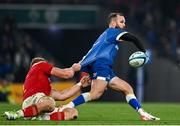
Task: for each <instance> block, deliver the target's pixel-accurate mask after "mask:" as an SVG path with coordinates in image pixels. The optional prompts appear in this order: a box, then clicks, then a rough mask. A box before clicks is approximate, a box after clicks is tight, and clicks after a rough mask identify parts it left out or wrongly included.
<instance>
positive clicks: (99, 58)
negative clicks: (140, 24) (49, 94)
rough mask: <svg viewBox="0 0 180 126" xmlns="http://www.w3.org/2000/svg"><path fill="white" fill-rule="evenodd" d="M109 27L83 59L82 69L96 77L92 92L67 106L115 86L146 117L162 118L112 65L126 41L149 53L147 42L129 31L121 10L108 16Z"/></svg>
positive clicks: (146, 118)
mask: <svg viewBox="0 0 180 126" xmlns="http://www.w3.org/2000/svg"><path fill="white" fill-rule="evenodd" d="M108 25H109V28H107V29H106V30H105V31H104V32H103V33H102V34H101V35H100V36H99V38H98V39H97V40H96V42H95V43H94V45H93V46H92V48H91V49H90V50H89V52H88V53H87V54H86V55H85V56H84V57H83V59H82V60H81V61H80V64H81V71H82V72H87V73H89V74H90V77H91V78H92V84H91V90H90V92H86V93H83V94H82V95H80V96H79V97H77V98H76V99H74V100H73V101H71V102H70V103H69V104H67V105H64V106H63V107H62V109H64V108H73V107H75V106H78V105H80V104H83V103H85V102H88V101H92V100H96V99H99V98H100V97H101V96H102V94H103V93H104V91H105V89H106V88H107V87H108V88H111V89H113V90H116V91H118V92H123V94H124V95H125V97H126V101H127V103H128V104H129V105H130V106H132V107H133V108H134V109H135V110H136V111H137V113H139V115H140V117H141V119H142V120H160V118H157V117H155V116H153V115H151V114H149V113H147V112H145V111H144V110H143V109H142V106H141V105H140V103H139V102H138V100H137V99H136V96H135V94H134V92H133V89H132V87H131V86H130V84H128V83H127V82H126V81H124V80H122V79H120V78H119V77H117V76H116V75H115V73H114V71H113V70H112V65H113V63H114V59H115V57H116V54H117V51H118V49H119V44H120V43H121V42H122V41H129V42H132V43H134V44H135V45H136V47H137V48H138V49H139V50H140V51H142V52H146V50H145V49H144V47H143V45H142V44H141V42H140V41H139V39H138V38H136V37H135V36H134V35H132V34H131V33H129V32H128V31H126V30H125V29H124V28H125V18H124V16H123V14H121V13H111V14H110V15H109V17H108Z"/></svg>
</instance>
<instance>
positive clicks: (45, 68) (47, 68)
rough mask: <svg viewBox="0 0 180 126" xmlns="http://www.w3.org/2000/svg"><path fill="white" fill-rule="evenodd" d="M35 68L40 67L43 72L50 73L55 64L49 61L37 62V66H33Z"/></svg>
mask: <svg viewBox="0 0 180 126" xmlns="http://www.w3.org/2000/svg"><path fill="white" fill-rule="evenodd" d="M33 68H34V69H40V70H42V71H43V72H45V73H47V74H50V73H51V70H52V68H53V65H52V64H50V63H48V62H40V63H38V64H36V65H35V66H33Z"/></svg>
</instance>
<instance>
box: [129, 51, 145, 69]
mask: <svg viewBox="0 0 180 126" xmlns="http://www.w3.org/2000/svg"><path fill="white" fill-rule="evenodd" d="M146 57H147V56H146V54H145V53H144V52H141V51H137V52H135V53H133V54H131V56H130V57H129V65H130V66H132V67H141V66H143V65H144V64H145V63H146Z"/></svg>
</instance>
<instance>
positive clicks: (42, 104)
mask: <svg viewBox="0 0 180 126" xmlns="http://www.w3.org/2000/svg"><path fill="white" fill-rule="evenodd" d="M55 103H56V102H55V100H54V99H53V98H52V97H49V96H44V97H41V98H40V99H39V101H38V102H37V103H36V105H37V106H38V107H39V108H41V109H42V110H44V111H46V110H47V111H53V110H54V109H55Z"/></svg>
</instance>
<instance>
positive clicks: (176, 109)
mask: <svg viewBox="0 0 180 126" xmlns="http://www.w3.org/2000/svg"><path fill="white" fill-rule="evenodd" d="M143 107H144V109H145V110H147V111H148V112H151V113H152V114H154V115H156V116H158V117H160V118H161V120H160V121H141V120H140V119H139V116H138V114H137V113H136V112H135V111H134V110H133V109H132V108H131V107H130V106H129V105H128V104H126V103H117V102H116V103H106V102H105V103H104V102H103V103H101V102H91V103H87V104H84V105H81V106H79V107H77V109H78V111H79V117H78V119H77V120H74V121H35V120H34V121H29V120H22V119H21V120H20V119H19V120H11V121H9V120H6V119H5V118H3V117H2V116H0V125H131V124H132V125H178V124H179V125H180V104H177V103H176V104H175V103H144V104H143ZM19 108H20V106H18V105H11V104H5V103H0V114H1V115H2V113H3V112H4V111H6V110H17V109H19Z"/></svg>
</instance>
